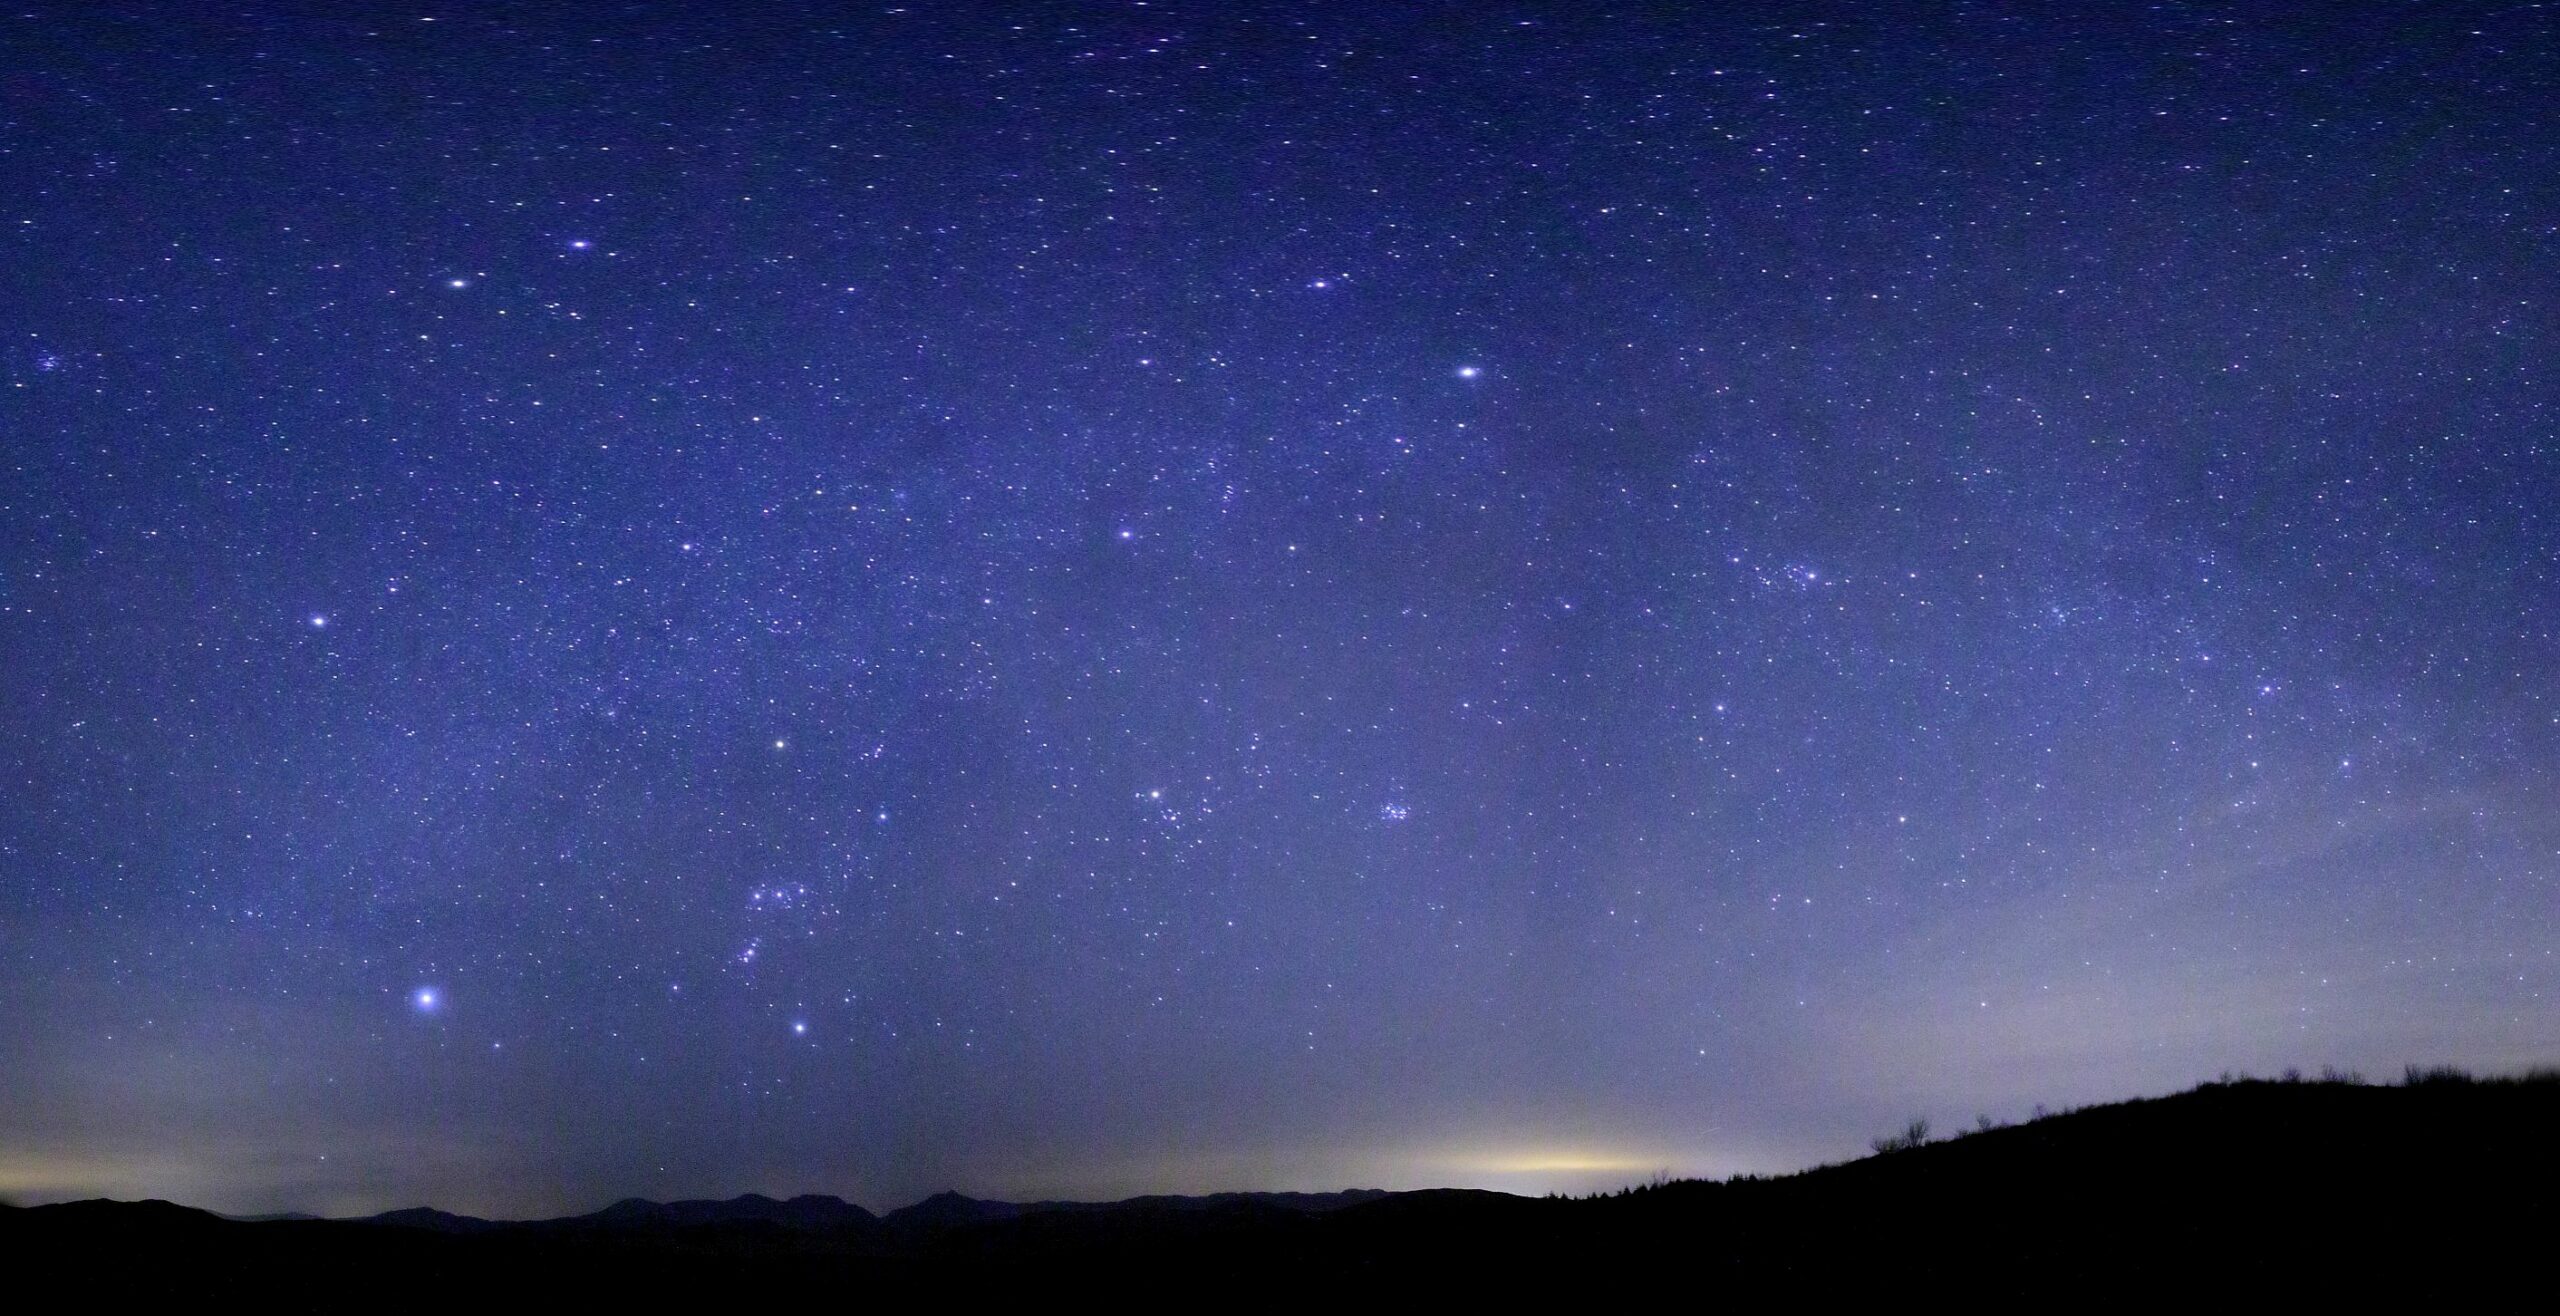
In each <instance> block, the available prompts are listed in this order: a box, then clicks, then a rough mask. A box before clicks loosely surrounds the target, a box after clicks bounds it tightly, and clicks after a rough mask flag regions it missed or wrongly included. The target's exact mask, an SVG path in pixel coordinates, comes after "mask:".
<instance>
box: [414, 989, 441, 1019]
mask: <svg viewBox="0 0 2560 1316" xmlns="http://www.w3.org/2000/svg"><path fill="white" fill-rule="evenodd" d="M443 1002H444V998H443V997H442V996H440V995H437V994H436V989H435V988H433V987H421V988H419V989H418V990H416V991H414V992H411V993H409V1004H410V1005H411V1006H413V1007H415V1008H416V1009H417V1011H418V1013H420V1014H434V1013H435V1012H436V1007H437V1006H438V1005H441V1004H443Z"/></svg>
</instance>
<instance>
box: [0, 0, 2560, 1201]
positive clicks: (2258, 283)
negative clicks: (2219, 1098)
mask: <svg viewBox="0 0 2560 1316" xmlns="http://www.w3.org/2000/svg"><path fill="white" fill-rule="evenodd" d="M2555 105H2560V10H2554V9H2552V8H2547V7H2544V6H2540V5H2535V4H2513V3H2502V4H2482V5H2462V4H2426V5H2419V4H2405V3H2389V4H2375V5H2363V6H2353V7H2348V6H2324V5H2303V6H2286V5H2225V4H2209V3H2194V4H2165V5H2157V6H2141V7H2137V6H2133V5H2097V6H2062V5H1996V4H1936V3H1931V4H1912V5H1904V4H1891V5H1876V6H1866V5H1852V4H1810V3H1808V4H1732V5H1690V6H1672V5H1656V6H1641V5H1624V4H1598V3H1595V4H1556V5H1540V4H1529V3H1496V4H1483V3H1467V4H1450V3H1421V4H1411V5H1380V4H1357V5H1355V4H1268V3H1227V2H1221V3H1193V2H1190V0H1161V2H1157V3H1135V2H1134V0H1132V2H1128V3H1107V4H1105V3H1091V4H1087V3H1041V4H1022V5H1004V4H995V3H968V4H960V3H916V4H910V5H905V6H876V5H853V4H846V5H833V4H829V5H812V4H786V3H767V2H758V0H743V2H742V3H738V4H731V5H718V6H706V5H681V4H673V3H626V4H609V5H608V4H582V5H574V6H573V5H556V6H553V5H517V4H506V5H500V4H489V5H476V6H475V5H459V6H439V5H435V4H412V5H403V6H381V5H370V4H359V3H352V2H350V3H343V4H340V3H320V2H318V0H313V2H312V3H300V4H282V3H246V4H237V5H225V6H209V5H200V4H187V5H178V4H170V5H138V4H110V3H96V4H90V3H82V4H68V3H55V2H54V0H36V2H35V3H32V4H25V5H21V6H18V7H17V8H16V9H15V10H13V11H12V12H10V13H8V14H6V15H5V16H0V244H5V246H0V252H5V261H6V271H7V273H6V275H5V277H0V1196H5V1197H7V1198H9V1199H10V1200H15V1201H19V1202H32V1201H43V1200H52V1199H56V1198H65V1197H82V1196H93V1195H98V1194H108V1195H115V1196H126V1197H140V1196H165V1197H171V1198H176V1199H179V1200H184V1201H188V1202H192V1203H196V1204H200V1205H204V1206H209V1207H214V1208H217V1209H225V1210H235V1211H277V1210H310V1211H323V1212H351V1211H359V1210H379V1209H384V1208H389V1207H395V1206H404V1205H410V1204H414V1203H418V1202H428V1203H433V1204H435V1205H439V1206H443V1207H448V1208H452V1209H457V1210H467V1211H476V1212H481V1213H494V1214H517V1215H524V1214H549V1213H557V1212H562V1211H572V1210H584V1209H591V1208H592V1207H594V1206H597V1205H600V1204H602V1203H603V1202H605V1201H608V1200H611V1199H612V1198H615V1197H619V1196H622V1195H625V1194H643V1195H649V1196H655V1197H662V1198H663V1197H677V1196H688V1195H692V1196H700V1195H717V1196H726V1195H729V1194H732V1193H737V1192H743V1191H749V1190H759V1191H767V1192H777V1193H785V1192H811V1191H815V1192H832V1193H839V1194H842V1195H844V1196H847V1197H849V1198H852V1199H854V1200H857V1201H861V1202H863V1203H865V1204H867V1205H870V1206H872V1207H874V1208H887V1207H891V1206H896V1205H899V1204H901V1203H903V1202H906V1201H909V1200H913V1199H914V1198H916V1197H920V1196H922V1195H924V1194H926V1193H928V1192H931V1191H934V1190H937V1189H940V1188H944V1187H958V1188H961V1189H964V1190H968V1191H972V1192H976V1193H980V1194H986V1195H1007V1196H1016V1197H1023V1196H1087V1197H1092V1196H1115V1195H1121V1194H1126V1193H1135V1192H1142V1191H1204V1190H1212V1189H1249V1188H1269V1189H1281V1188H1335V1187H1343V1186H1351V1185H1364V1186H1381V1187H1388V1188H1402V1187H1416V1186H1424V1185H1438V1184H1455V1185H1471V1186H1485V1187H1496V1188H1506V1189H1512V1190H1517V1191H1544V1190H1548V1189H1558V1188H1562V1189H1575V1190H1579V1189H1585V1188H1591V1187H1598V1186H1604V1185H1615V1184H1618V1183H1623V1182H1627V1181H1630V1180H1638V1179H1642V1178H1645V1177H1649V1176H1650V1175H1651V1174H1652V1173H1653V1172H1655V1171H1656V1170H1659V1169H1670V1170H1673V1171H1675V1172H1680V1173H1688V1174H1710V1175H1720V1174H1728V1173H1734V1172H1738V1171H1746V1170H1784V1169H1788V1168H1793V1167H1797V1166H1802V1165H1805V1164H1808V1163H1812V1162H1815V1161H1819V1160H1825V1159H1836V1158H1840V1157H1845V1156H1848V1155H1852V1154H1857V1153H1860V1152H1862V1151H1863V1150H1864V1148H1865V1145H1866V1142H1867V1140H1868V1139H1870V1138H1871V1137H1873V1136H1875V1135H1876V1134H1878V1133H1881V1132H1885V1131H1889V1130H1891V1129H1894V1128H1898V1127H1900V1125H1901V1124H1902V1123H1903V1122H1904V1121H1905V1120H1907V1119H1908V1118H1910V1117H1912V1116H1914V1115H1926V1116H1929V1117H1932V1118H1934V1119H1936V1120H1938V1121H1940V1123H1941V1127H1945V1126H1946V1125H1947V1124H1950V1123H1970V1122H1971V1120H1972V1119H1973V1117H1974V1116H1975V1115H1976V1114H1977V1113H1985V1114H1991V1115H1994V1116H1997V1117H2001V1118H2015V1117H2018V1116H2021V1115H2024V1114H2025V1113H2027V1112H2028V1110H2029V1109H2030V1108H2032V1107H2033V1106H2034V1105H2035V1104H2037V1103H2049V1104H2051V1105H2055V1106H2061V1105H2065V1104H2070V1103H2074V1102H2084V1101H2094V1100H2103V1099H2112V1098H2117V1097H2122V1096H2129V1095H2134V1094H2137V1093H2145V1092H2158V1091H2165V1090H2169V1089H2173V1088H2177V1087H2182V1086H2185V1085H2187V1084H2190V1083H2192V1082H2195V1081H2197V1080H2200V1079H2204V1078H2209V1077H2211V1076H2213V1075H2214V1074H2216V1073H2217V1072H2219V1071H2222V1070H2226V1069H2234V1070H2246V1069H2255V1070H2257V1071H2259V1072H2268V1071H2270V1070H2274V1069H2279V1068H2282V1067H2283V1066H2286V1065H2302V1066H2304V1067H2306V1068H2310V1069H2313V1070H2316V1069H2317V1068H2318V1067H2319V1066H2321V1065H2325V1064H2336V1065H2339V1066H2341V1067H2355V1068H2361V1069H2364V1070H2366V1071H2368V1072H2371V1073H2374V1074H2375V1075H2376V1076H2381V1075H2385V1074H2396V1073H2397V1072H2398V1069H2399V1067H2400V1065H2401V1064H2402V1063H2404V1062H2407V1061H2412V1060H2423V1061H2451V1062H2459V1063H2465V1064H2470V1065H2475V1066H2480V1067H2488V1068H2496V1067H2501V1066H2506V1065H2514V1064H2522V1063H2525V1062H2528V1061H2548V1060H2550V1059H2552V1058H2553V1047H2554V1046H2555V1044H2560V1026H2555V1019H2560V1011H2555V1009H2554V1004H2555V993H2556V992H2560V958H2556V957H2555V950H2554V946H2555V943H2560V937H2556V936H2555V933H2560V926H2555V924H2560V919H2556V918H2555V914H2560V883H2556V882H2555V874H2560V698H2555V691H2554V684H2553V682H2554V674H2555V672H2560V643H2556V642H2555V641H2560V440H2555V438H2554V427H2555V422H2560V407H2556V406H2555V390H2554V382H2553V379H2552V368H2553V367H2552V363H2553V362H2554V361H2555V360H2560V320H2555V317H2554V308H2555V304H2560V274H2555V271H2560V122H2556V121H2555V111H2554V108H2553V107H2554V106H2555Z"/></svg>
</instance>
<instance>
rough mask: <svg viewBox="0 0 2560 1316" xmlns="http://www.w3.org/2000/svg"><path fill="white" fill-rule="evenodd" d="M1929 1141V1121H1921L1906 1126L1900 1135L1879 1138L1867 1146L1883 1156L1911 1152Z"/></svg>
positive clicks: (1914, 1121)
mask: <svg viewBox="0 0 2560 1316" xmlns="http://www.w3.org/2000/svg"><path fill="white" fill-rule="evenodd" d="M1928 1141H1929V1121H1927V1120H1924V1119H1920V1120H1913V1121H1911V1122H1910V1123H1909V1124H1907V1125H1904V1126H1903V1129H1902V1132H1900V1133H1896V1134H1891V1135H1888V1136H1886V1137H1882V1138H1878V1139H1876V1140H1875V1141H1874V1142H1872V1143H1869V1144H1867V1145H1868V1146H1871V1147H1873V1148H1875V1149H1876V1154H1877V1155H1879V1156H1881V1155H1883V1154H1885V1153H1886V1152H1898V1151H1909V1150H1911V1149H1912V1148H1914V1147H1918V1146H1920V1145H1922V1144H1924V1143H1926V1142H1928Z"/></svg>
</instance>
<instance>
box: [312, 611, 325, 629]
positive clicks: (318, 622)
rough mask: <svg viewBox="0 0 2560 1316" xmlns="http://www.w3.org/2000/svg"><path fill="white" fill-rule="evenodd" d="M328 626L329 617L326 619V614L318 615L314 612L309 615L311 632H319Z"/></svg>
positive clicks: (318, 613)
mask: <svg viewBox="0 0 2560 1316" xmlns="http://www.w3.org/2000/svg"><path fill="white" fill-rule="evenodd" d="M328 624H329V617H328V614H326V613H320V612H315V613H313V614H311V629H313V630H315V631H316V630H321V629H323V628H325V627H327V626H328Z"/></svg>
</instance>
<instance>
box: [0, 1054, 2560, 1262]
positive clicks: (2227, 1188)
mask: <svg viewBox="0 0 2560 1316" xmlns="http://www.w3.org/2000/svg"><path fill="white" fill-rule="evenodd" d="M2409 1079H2410V1081H2408V1082H2406V1083H2403V1084H2400V1085H2395V1086H2387V1087H2386V1086H2370V1085H2365V1084H2362V1083H2361V1082H2353V1081H2311V1082H2302V1081H2254V1080H2243V1081H2237V1082H2221V1083H2211V1084H2206V1085H2204V1086H2202V1087H2199V1088H2197V1089H2194V1090H2192V1091H2189V1092H2184V1093H2180V1094H2177V1095H2175V1096H2170V1097H2162V1098H2154V1099H2148V1100H2137V1101H2128V1102H2123V1103H2119V1104H2114V1105H2105V1106H2095V1107H2089V1108H2084V1109H2080V1110H2075V1111H2069V1112H2065V1113H2062V1114H2058V1115H2051V1116H2046V1117H2043V1118H2039V1119H2036V1120H2034V1121H2032V1122H2029V1123H2026V1124H2020V1125H2014V1126H1997V1127H1994V1126H1986V1127H1983V1128H1981V1129H1978V1130H1975V1131H1969V1132H1967V1133H1965V1134H1963V1135H1961V1136H1958V1137H1954V1138H1948V1139H1941V1140H1930V1139H1929V1138H1928V1137H1927V1136H1926V1133H1925V1130H1924V1129H1920V1128H1917V1127H1915V1128H1914V1129H1912V1130H1906V1131H1905V1132H1904V1133H1903V1134H1900V1135H1896V1136H1894V1137H1889V1138H1885V1139H1880V1140H1879V1147H1880V1148H1883V1150H1880V1151H1879V1152H1878V1153H1877V1154H1875V1155H1872V1156H1868V1157H1865V1158H1862V1159H1859V1160H1855V1161H1850V1162H1846V1163H1842V1164H1836V1165H1828V1166H1822V1167H1819V1168H1816V1169H1812V1170H1808V1171H1804V1172H1801V1173H1797V1174H1791V1175H1785V1176H1780V1177H1776V1178H1743V1179H1736V1180H1728V1181H1722V1182H1705V1181H1680V1182H1670V1183H1664V1184H1658V1185H1654V1186H1650V1187H1645V1188H1633V1189H1628V1190H1624V1191H1621V1192H1619V1193H1615V1194H1609V1195H1603V1196H1597V1197H1590V1198H1580V1199H1565V1198H1543V1199H1539V1198H1522V1197H1514V1196H1510V1195H1507V1194H1502V1193H1492V1192H1481V1191H1472V1190H1430V1191H1422V1192H1403V1193H1384V1192H1375V1191H1358V1192H1346V1193H1326V1194H1301V1193H1229V1194H1219V1195H1215V1196H1210V1197H1191V1198H1178V1197H1146V1198H1133V1199H1129V1200H1127V1201H1122V1202H1112V1203H1068V1202H1035V1203H1008V1202H987V1201H980V1200H978V1199H974V1198H969V1197H964V1196H961V1195H960V1194H957V1193H943V1194H938V1195H936V1196H934V1197H930V1198H927V1199H925V1200H924V1201H922V1202H918V1203H916V1204H914V1205H912V1206H909V1207H905V1208H902V1209H900V1210H897V1211H893V1212H890V1213H889V1214H888V1215H886V1216H879V1217H875V1216H873V1215H872V1214H871V1213H870V1212H868V1211H866V1210H864V1209H863V1208H861V1207H859V1206H856V1205H854V1204H852V1203H849V1202H845V1201H842V1200H841V1199H838V1198H833V1197H823V1196H804V1197H796V1198H793V1199H791V1200H789V1201H778V1200H776V1199H773V1198H770V1197H762V1196H755V1195H749V1196H744V1197H738V1198H732V1199H729V1200H727V1201H686V1202H665V1203H661V1202H649V1201H644V1200H640V1199H630V1200H626V1201H623V1202H617V1203H615V1204H614V1205H612V1206H610V1207H607V1208H605V1209H604V1210H602V1211H598V1212H594V1213H592V1214H589V1215H584V1216H573V1217H568V1218H564V1219H558V1220H546V1221H531V1222H496V1221H486V1220H475V1219H472V1218H470V1217H465V1216H456V1215H452V1214H449V1213H446V1212H441V1211H435V1210H432V1209H428V1208H413V1209H410V1210H406V1211H394V1212H388V1213H385V1214H383V1215H379V1216H374V1217H370V1218H367V1219H363V1220H354V1221H344V1220H339V1221H315V1220H293V1219H271V1220H265V1221H258V1222H248V1221H238V1220H229V1219H225V1218H223V1217H220V1216H216V1215H214V1214H212V1213H210V1212H204V1211H198V1210H194V1209H191V1208H187V1207H182V1206H176V1205H173V1204H170V1203H167V1202H159V1201H151V1202H131V1203H120V1202H104V1201H89V1202H72V1203H65V1204H61V1205H55V1206H43V1207H33V1208H0V1255H5V1256H8V1257H11V1258H13V1259H15V1262H14V1265H13V1269H15V1270H17V1271H18V1272H19V1278H20V1281H21V1283H22V1284H25V1283H30V1282H34V1283H41V1282H43V1281H45V1280H46V1279H48V1278H50V1279H53V1280H57V1281H61V1282H66V1283H76V1284H78V1285H79V1286H80V1288H79V1290H78V1291H80V1292H83V1293H88V1294H92V1295H100V1296H110V1297H114V1298H117V1299H156V1300H161V1301H173V1302H183V1301H190V1300H193V1299H195V1298H196V1297H198V1296H199V1295H202V1294H204V1293H208V1292H217V1291H219V1292H223V1293H227V1294H231V1295H235V1296H240V1297H250V1296H254V1297H255V1298H256V1300H257V1301H258V1302H259V1304H260V1305H261V1306H262V1307H265V1308H268V1309H286V1310H292V1309H300V1308H303V1307H312V1308H320V1307H329V1308H344V1307H347V1306H362V1307H367V1308H373V1309H382V1308H386V1307H400V1306H407V1305H416V1306H428V1305H442V1304H444V1303H446V1302H450V1301H453V1300H477V1299H473V1295H490V1294H503V1295H508V1296H507V1302H508V1305H513V1306H529V1305H537V1304H541V1303H545V1302H548V1301H552V1300H555V1299H556V1300H561V1301H570V1300H574V1301H577V1302H579V1303H581V1304H582V1305H583V1304H591V1303H593V1302H596V1301H603V1300H609V1301H616V1302H622V1303H629V1304H633V1305H638V1306H644V1307H656V1306H668V1305H676V1304H678V1303H684V1304H688V1305H689V1304H691V1303H692V1302H695V1301H715V1300H716V1301H722V1302H735V1301H737V1300H739V1299H740V1298H741V1297H742V1296H746V1295H754V1296H756V1297H759V1298H764V1299H781V1300H794V1301H810V1302H819V1301H825V1302H845V1301H857V1300H858V1301H874V1300H883V1299H904V1298H911V1297H922V1296H927V1295H935V1296H945V1297H959V1298H969V1297H978V1298H999V1297H1008V1296H1011V1297H1022V1296H1039V1297H1042V1298H1055V1297H1068V1296H1074V1297H1080V1298H1084V1299H1088V1300H1103V1301H1109V1302H1112V1303H1114V1304H1115V1305H1119V1306H1124V1307H1127V1306H1140V1307H1151V1306H1191V1307H1200V1306H1217V1307H1235V1306H1243V1307H1273V1306H1299V1305H1303V1304H1306V1303H1309V1302H1324V1303H1328V1304H1338V1303H1342V1302H1379V1303H1383V1302H1387V1301H1403V1300H1417V1301H1419V1300H1429V1299H1442V1300H1450V1299H1474V1300H1480V1301H1490V1302H1496V1303H1500V1304H1502V1305H1515V1304H1517V1303H1520V1302H1524V1301H1528V1300H1532V1299H1539V1300H1554V1301H1590V1300H1594V1299H1599V1300H1611V1299H1610V1298H1609V1295H1611V1294H1623V1295H1624V1298H1623V1300H1628V1301H1633V1300H1637V1295H1638V1294H1640V1293H1642V1292H1645V1291H1648V1290H1654V1289H1657V1288H1659V1286H1663V1285H1672V1286H1675V1287H1674V1288H1673V1289H1672V1290H1671V1291H1672V1292H1675V1293H1679V1294H1681V1295H1683V1296H1686V1297H1689V1298H1693V1299H1696V1300H1728V1301H1730V1300H1744V1301H1771V1300H1783V1299H1793V1298H1801V1297H1805V1296H1817V1295H1822V1296H1861V1297H1870V1298H1874V1297H1893V1298H1897V1299H1907V1298H1911V1297H1915V1296H1919V1295H1923V1294H1927V1295H1935V1296H1937V1297H1939V1298H1941V1299H1943V1298H1948V1297H1953V1298H1956V1299H1959V1300H1968V1301H1997V1302H2002V1303H2017V1302H2028V1301H2033V1302H2038V1303H2042V1304H2054V1303H2064V1302H2069V1303H2073V1304H2075V1305H2076V1304H2080V1303H2086V1302H2092V1301H2098V1302H2107V1303H2111V1304H2121V1303H2123V1302H2126V1301H2129V1300H2132V1299H2136V1298H2151V1299H2157V1300H2161V1301H2191V1300H2195V1299H2197V1298H2212V1299H2217V1300H2228V1299H2230V1298H2232V1297H2233V1296H2235V1295H2244V1294H2245V1295H2256V1296H2261V1297H2283V1298H2287V1299H2293V1300H2301V1299H2308V1298H2351V1297H2352V1298H2368V1297H2372V1296H2375V1295H2382V1294H2396V1295H2419V1294H2424V1295H2428V1296H2429V1297H2430V1298H2432V1299H2435V1300H2442V1299H2443V1298H2444V1297H2446V1296H2447V1295H2450V1294H2456V1293H2463V1292H2472V1293H2483V1294H2485V1293H2489V1292H2493V1291H2495V1289H2496V1287H2497V1286H2499V1285H2500V1284H2503V1283H2506V1282H2508V1281H2515V1282H2525V1281H2528V1280H2529V1279H2530V1278H2531V1277H2532V1276H2533V1275H2535V1274H2538V1273H2539V1268H2540V1266H2541V1264H2542V1263H2541V1259H2542V1258H2543V1257H2544V1256H2545V1255H2546V1253H2547V1250H2548V1235H2549V1230H2550V1222H2551V1221H2552V1220H2553V1219H2554V1218H2556V1217H2555V1214H2554V1208H2555V1206H2560V1188H2555V1183H2560V1181H2556V1180H2555V1176H2554V1173H2553V1172H2554V1170H2555V1169H2560V1164H2555V1162H2556V1161H2560V1144H2555V1141H2554V1139H2553V1137H2552V1132H2553V1130H2554V1128H2555V1127H2560V1072H2550V1071H2545V1072H2540V1073H2537V1074H2536V1075H2533V1076H2531V1077H2529V1078H2525V1079H2507V1080H2473V1079H2469V1078H2468V1077H2467V1076H2460V1075H2456V1074H2452V1073H2449V1072H2447V1071H2416V1070H2413V1071H2412V1072H2411V1074H2410V1076H2409ZM138 1257H149V1258H152V1259H153V1264H151V1265H148V1266H137V1265H135V1264H133V1261H134V1259H135V1258H138Z"/></svg>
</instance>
